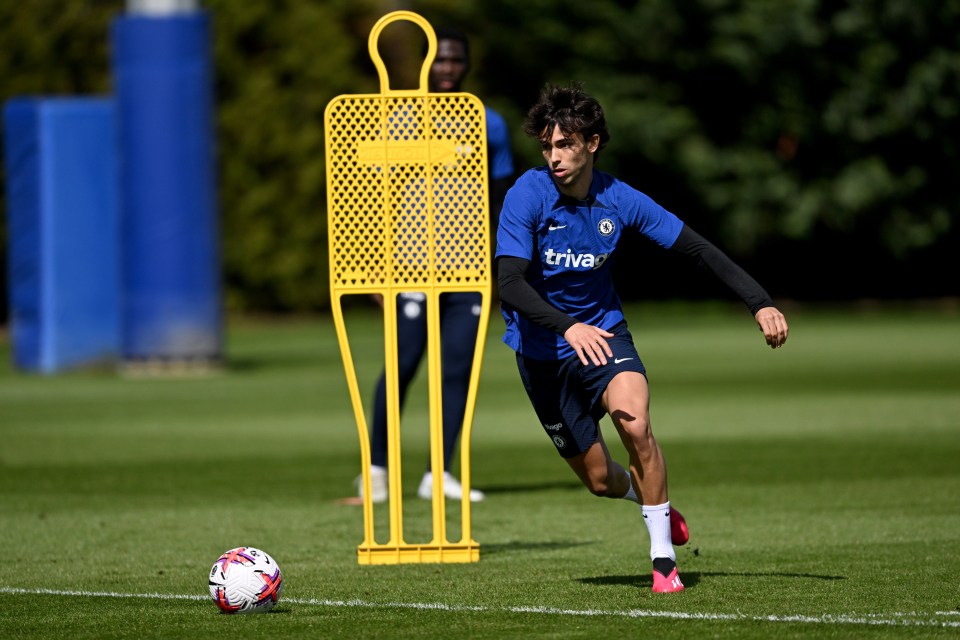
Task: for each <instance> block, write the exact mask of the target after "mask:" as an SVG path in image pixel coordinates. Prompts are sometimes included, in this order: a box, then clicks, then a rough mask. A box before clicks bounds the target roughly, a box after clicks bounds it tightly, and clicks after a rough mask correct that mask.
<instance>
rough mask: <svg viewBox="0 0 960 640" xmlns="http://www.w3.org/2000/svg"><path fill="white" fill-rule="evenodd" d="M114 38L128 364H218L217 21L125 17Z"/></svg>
mask: <svg viewBox="0 0 960 640" xmlns="http://www.w3.org/2000/svg"><path fill="white" fill-rule="evenodd" d="M111 36H112V41H113V72H114V82H115V89H116V100H117V117H118V123H119V133H120V148H121V156H122V158H123V165H122V169H121V184H122V187H123V190H122V194H123V195H122V197H123V207H122V209H123V216H124V224H123V245H122V246H123V287H122V294H123V313H122V323H123V343H122V355H123V358H124V360H125V361H141V360H147V361H166V360H176V361H215V360H219V359H220V357H221V350H222V342H223V340H222V311H221V292H220V289H221V285H220V256H219V243H218V222H217V203H216V177H215V158H214V124H213V114H214V110H213V71H212V63H211V43H210V40H211V24H210V19H209V16H208V14H207V13H205V12H196V13H185V14H175V15H172V16H163V17H153V16H142V15H127V16H122V17H119V18H117V19H116V20H115V21H114V22H113V25H112V31H111Z"/></svg>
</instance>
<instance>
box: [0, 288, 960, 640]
mask: <svg viewBox="0 0 960 640" xmlns="http://www.w3.org/2000/svg"><path fill="white" fill-rule="evenodd" d="M627 315H628V319H629V320H630V323H631V329H632V330H633V333H634V337H635V338H636V340H637V344H638V349H639V351H640V354H641V356H642V357H643V359H644V362H645V364H646V365H647V369H648V372H649V376H650V381H651V389H652V398H653V401H652V417H653V425H654V431H655V433H656V434H657V436H658V438H659V440H660V442H661V445H662V446H663V448H664V451H665V454H666V456H667V462H668V465H669V473H670V491H671V499H672V501H673V503H674V504H675V505H676V506H677V507H678V508H679V509H680V510H681V511H682V512H683V513H684V514H685V515H686V517H687V520H688V522H689V524H690V527H691V533H692V537H691V541H690V543H689V544H688V545H687V546H685V547H682V548H679V549H678V561H679V565H680V569H681V575H682V577H683V579H684V582H685V583H686V585H687V590H686V591H685V592H684V593H682V594H677V595H660V596H658V595H654V594H652V593H651V592H650V563H649V559H648V557H647V552H648V541H647V534H646V530H645V528H644V527H643V524H642V521H641V518H640V514H639V510H638V509H637V508H636V506H635V505H632V504H630V503H627V502H625V501H614V500H602V499H599V498H595V497H593V496H591V495H589V493H588V492H587V491H586V490H585V489H583V488H582V487H580V486H579V485H578V483H577V482H576V480H575V478H574V476H573V474H572V473H571V472H570V470H569V469H568V468H567V466H566V465H565V464H564V463H563V462H562V461H561V459H560V458H559V457H558V456H557V455H556V453H555V451H554V449H553V447H552V445H551V443H550V441H549V439H547V438H546V437H545V436H544V435H543V433H542V430H541V428H540V426H539V424H538V423H537V421H536V419H535V417H534V415H533V412H532V410H531V409H530V407H529V405H528V402H527V399H526V397H525V395H524V392H523V390H522V388H521V386H520V383H519V379H518V376H517V373H516V370H515V367H514V363H513V358H512V354H511V352H510V351H509V350H508V349H507V348H506V347H505V346H503V345H502V344H501V343H500V341H499V335H500V331H501V329H502V322H501V321H500V320H499V318H498V317H496V316H495V317H494V318H492V320H491V323H490V337H489V339H488V342H487V347H486V357H485V360H484V368H483V374H482V380H481V385H480V393H479V397H478V405H477V413H476V422H475V427H474V437H473V439H472V445H473V456H472V465H473V482H474V485H475V486H477V487H479V488H481V489H484V490H485V491H486V492H487V497H488V498H487V500H486V501H485V502H483V503H480V504H477V505H475V506H474V507H473V510H472V518H473V527H474V537H475V538H476V540H477V541H478V542H479V543H480V554H481V559H480V562H478V563H474V564H460V565H458V564H448V565H403V566H372V567H371V566H360V565H359V564H358V563H357V552H356V549H357V545H358V544H359V542H360V541H361V537H362V514H361V510H360V509H359V508H358V507H356V506H351V505H345V504H342V503H341V499H342V498H345V497H348V496H351V495H353V492H354V488H353V479H354V477H355V476H356V475H357V474H358V472H359V445H358V439H357V427H356V424H355V423H354V420H353V414H352V410H351V408H350V403H349V400H348V396H347V386H346V383H345V380H344V376H343V369H342V364H341V361H340V355H339V350H338V346H337V342H336V337H335V334H334V331H333V327H332V323H331V322H330V320H329V318H320V319H316V320H300V321H274V322H267V321H261V322H256V321H252V320H245V321H232V322H231V323H230V325H229V331H228V348H227V354H228V361H229V362H228V366H227V367H226V369H225V371H224V372H221V373H217V374H213V375H207V376H195V377H137V378H134V377H124V376H120V375H116V374H115V373H113V372H111V371H99V372H84V373H72V374H68V375H60V376H55V377H46V378H44V377H39V376H32V375H24V374H22V373H17V372H14V371H12V369H11V365H10V364H9V363H10V354H9V351H10V345H9V341H8V340H7V339H3V340H2V343H0V540H2V542H3V545H2V548H3V550H4V554H3V557H4V562H3V568H4V570H3V572H2V575H0V637H4V638H54V637H62V638H171V637H183V638H202V637H208V638H226V637H243V638H274V637H316V638H362V637H371V638H394V637H396V638H491V639H493V638H565V639H566V638H591V639H595V638H602V637H648V638H684V639H689V638H701V637H711V638H770V637H777V638H794V637H818V638H851V637H857V638H860V637H863V638H921V637H922V638H956V637H958V635H960V577H958V576H960V313H958V311H957V310H956V309H955V308H952V309H951V308H949V307H940V308H936V309H924V310H921V309H916V308H896V309H890V308H886V309H863V308H845V309H832V310H826V309H812V308H807V307H803V306H801V307H798V308H795V309H788V320H789V321H790V324H791V336H790V340H789V343H788V344H787V346H786V347H785V348H784V349H782V350H779V351H771V350H770V349H769V348H767V347H766V346H765V345H764V344H763V340H762V338H761V336H760V334H759V332H758V331H757V330H756V328H755V327H754V325H753V323H752V320H751V319H750V317H749V315H748V314H747V313H745V312H744V311H743V310H742V309H733V308H730V307H728V306H726V305H716V304H689V305H688V304H676V305H669V304H657V305H635V306H631V307H629V308H628V313H627ZM348 328H349V331H350V335H351V340H352V345H353V348H354V351H355V355H356V359H357V363H358V368H359V371H360V375H361V379H362V382H363V385H364V389H365V394H366V395H365V397H366V399H369V392H370V387H371V385H372V381H373V377H374V376H375V375H376V373H377V371H378V368H379V362H380V359H381V358H382V352H381V351H380V349H381V346H380V344H381V339H382V338H381V336H380V332H381V328H380V320H379V318H378V317H377V314H376V313H375V311H374V310H373V309H371V308H366V307H362V308H355V309H354V310H353V311H351V312H350V314H349V315H348ZM422 377H423V376H422V375H421V378H420V380H419V381H418V383H417V384H416V385H415V386H414V388H413V389H412V390H411V398H410V406H409V407H408V411H407V412H406V413H405V414H404V421H403V427H402V428H403V441H404V458H403V478H404V489H405V493H406V494H407V495H406V497H405V500H404V517H405V525H406V527H405V528H406V530H407V539H408V541H425V540H418V537H422V538H425V537H426V532H427V530H428V528H429V513H430V510H429V503H427V502H425V501H421V500H418V499H417V498H416V495H415V492H416V485H417V482H418V480H419V477H420V474H421V473H422V471H423V468H424V465H425V462H426V458H427V450H426V442H427V440H426V422H427V419H426V402H425V400H423V396H424V395H425V389H426V385H425V384H424V382H423V379H422ZM368 404H369V403H368ZM604 429H605V430H606V431H607V433H608V434H609V435H610V436H611V437H610V438H608V440H609V442H611V446H612V449H613V450H614V451H615V455H616V457H617V458H618V459H622V458H623V455H622V451H621V450H620V448H619V443H618V442H617V440H616V438H614V437H612V435H613V434H612V433H611V431H612V426H611V425H610V424H609V422H605V423H604ZM448 511H449V514H450V520H451V523H452V524H451V530H452V535H451V537H456V535H457V533H458V527H459V524H458V523H459V520H458V516H459V513H458V508H457V505H456V504H455V503H448ZM377 513H378V522H381V524H378V532H382V531H383V530H385V518H386V513H385V511H384V510H383V509H380V508H378V511H377ZM240 545H251V546H256V547H260V548H262V549H264V550H266V551H267V552H268V553H270V554H271V555H273V557H274V558H275V559H276V560H277V561H278V562H279V564H280V566H281V568H282V569H283V572H284V583H285V584H284V590H283V598H282V601H281V604H280V605H279V606H278V607H277V609H275V610H274V612H272V613H269V614H266V615H261V616H227V615H223V614H220V613H219V612H218V610H217V609H216V607H215V606H214V605H213V603H212V601H210V599H209V597H208V594H207V587H206V583H205V582H206V574H207V571H208V570H209V568H210V566H211V565H212V564H213V561H214V560H215V559H216V558H217V556H218V555H219V554H220V553H221V552H222V551H224V550H226V549H229V548H231V547H235V546H240Z"/></svg>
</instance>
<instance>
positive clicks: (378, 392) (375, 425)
mask: <svg viewBox="0 0 960 640" xmlns="http://www.w3.org/2000/svg"><path fill="white" fill-rule="evenodd" d="M396 304H397V392H398V394H399V398H400V406H401V408H402V407H403V404H404V402H405V400H406V397H407V388H408V387H409V386H410V382H411V381H412V380H413V377H414V376H415V375H416V373H417V368H418V367H419V366H420V361H421V359H422V358H423V352H424V350H425V349H426V345H427V319H426V296H424V295H423V294H401V295H399V296H397V303H396ZM370 464H371V478H370V479H371V484H372V487H371V498H373V501H374V502H385V501H386V500H387V497H388V495H387V472H386V469H387V378H386V372H383V373H381V374H380V377H379V378H378V379H377V383H376V386H375V387H374V395H373V421H372V423H371V425H370ZM361 495H362V494H361Z"/></svg>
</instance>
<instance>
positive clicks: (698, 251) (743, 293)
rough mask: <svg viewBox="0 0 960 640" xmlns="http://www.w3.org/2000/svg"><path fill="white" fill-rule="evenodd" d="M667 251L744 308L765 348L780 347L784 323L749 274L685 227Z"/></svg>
mask: <svg viewBox="0 0 960 640" xmlns="http://www.w3.org/2000/svg"><path fill="white" fill-rule="evenodd" d="M671 250H673V251H677V252H679V253H681V254H683V255H685V256H687V257H688V258H691V259H693V260H694V261H695V262H696V263H697V265H698V266H699V267H700V268H702V269H706V270H707V271H710V272H712V273H713V274H714V275H715V276H716V277H717V278H719V279H720V281H721V282H723V283H724V284H725V285H727V286H728V287H729V288H730V289H731V290H732V291H733V292H734V293H736V294H737V295H738V296H739V297H740V299H741V300H743V302H744V304H746V305H747V307H748V308H749V309H750V313H752V314H753V317H754V318H755V319H756V321H757V326H758V327H759V328H760V331H762V332H763V336H764V339H765V340H766V341H767V344H768V345H770V347H771V348H774V349H776V348H777V347H782V346H783V344H784V343H785V342H786V341H787V335H788V334H789V327H788V326H787V319H786V318H785V317H784V315H783V314H782V313H781V312H780V310H779V309H777V308H776V307H775V306H773V300H772V299H771V298H770V295H769V294H768V293H767V292H766V291H765V290H764V288H763V287H761V286H760V284H759V283H758V282H757V281H756V280H754V279H753V278H752V277H750V274H748V273H747V272H746V271H744V270H743V269H742V268H741V267H740V266H739V265H737V264H736V263H735V262H734V261H733V260H731V259H730V258H729V257H728V256H727V255H726V254H725V253H723V252H722V251H720V249H718V248H717V247H716V246H714V245H713V244H711V243H710V242H709V241H707V240H706V239H705V238H703V237H702V236H701V235H700V234H698V233H697V232H696V231H694V230H693V229H691V228H690V227H688V226H687V225H683V227H682V228H681V229H680V235H679V236H678V237H677V240H676V241H675V242H674V243H673V246H672V247H671Z"/></svg>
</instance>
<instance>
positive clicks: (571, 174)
mask: <svg viewBox="0 0 960 640" xmlns="http://www.w3.org/2000/svg"><path fill="white" fill-rule="evenodd" d="M598 146H600V136H599V135H597V134H594V135H593V136H591V137H590V139H589V140H584V139H583V134H582V133H573V134H570V135H567V134H565V133H564V132H563V131H561V130H560V127H559V126H554V127H553V131H544V132H543V136H542V137H541V138H540V147H541V149H542V151H543V158H544V160H546V161H547V168H548V169H550V175H551V176H552V177H553V181H554V183H556V185H557V188H558V189H559V190H560V193H563V194H564V195H568V196H571V197H573V198H576V199H577V200H583V199H584V198H586V197H587V194H588V193H590V182H591V180H593V154H594V152H595V151H596V150H597V147H598Z"/></svg>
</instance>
